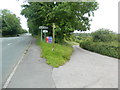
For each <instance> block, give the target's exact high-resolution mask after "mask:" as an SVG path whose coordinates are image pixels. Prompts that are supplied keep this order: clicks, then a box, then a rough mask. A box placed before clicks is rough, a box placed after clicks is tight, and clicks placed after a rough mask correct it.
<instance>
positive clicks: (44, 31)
mask: <svg viewBox="0 0 120 90" xmlns="http://www.w3.org/2000/svg"><path fill="white" fill-rule="evenodd" d="M43 33H44V39H45V38H46V33H48V30H43Z"/></svg>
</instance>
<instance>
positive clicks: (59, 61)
mask: <svg viewBox="0 0 120 90" xmlns="http://www.w3.org/2000/svg"><path fill="white" fill-rule="evenodd" d="M37 45H39V46H40V48H41V50H42V55H41V57H43V58H46V62H47V64H49V65H51V66H53V67H59V66H61V65H63V64H65V63H66V62H67V61H68V60H69V59H70V56H71V54H72V51H73V48H72V47H71V45H68V44H65V45H60V44H55V48H54V51H52V44H50V43H45V42H40V39H37Z"/></svg>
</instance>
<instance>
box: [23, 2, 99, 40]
mask: <svg viewBox="0 0 120 90" xmlns="http://www.w3.org/2000/svg"><path fill="white" fill-rule="evenodd" d="M22 7H23V10H22V12H21V14H22V15H24V16H25V17H26V18H27V19H28V27H29V30H30V32H32V34H39V32H40V30H39V29H38V27H39V26H48V27H49V33H48V35H52V23H55V25H56V40H57V41H62V40H63V38H64V37H65V36H70V34H71V33H72V32H73V31H74V30H75V29H76V30H81V31H86V30H90V23H89V21H90V19H89V17H90V16H94V12H93V11H95V10H97V9H98V3H97V2H74V3H73V2H57V3H56V4H54V3H53V2H47V3H46V2H29V4H27V5H23V6H22ZM87 15H88V16H87Z"/></svg>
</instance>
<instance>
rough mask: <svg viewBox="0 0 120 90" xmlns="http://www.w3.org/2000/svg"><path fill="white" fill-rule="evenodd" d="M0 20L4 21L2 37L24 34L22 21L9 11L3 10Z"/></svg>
mask: <svg viewBox="0 0 120 90" xmlns="http://www.w3.org/2000/svg"><path fill="white" fill-rule="evenodd" d="M0 20H1V21H2V31H1V32H2V36H15V35H17V34H20V33H23V32H24V30H23V29H22V27H21V25H20V19H19V18H18V17H16V15H15V14H12V13H11V12H10V11H9V10H6V9H4V10H1V13H0Z"/></svg>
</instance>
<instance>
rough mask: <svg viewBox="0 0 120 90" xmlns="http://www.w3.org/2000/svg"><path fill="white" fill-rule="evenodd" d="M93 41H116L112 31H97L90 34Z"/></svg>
mask: <svg viewBox="0 0 120 90" xmlns="http://www.w3.org/2000/svg"><path fill="white" fill-rule="evenodd" d="M92 36H93V41H102V42H106V41H114V40H115V39H116V40H117V36H116V35H115V33H113V32H112V31H109V29H99V30H97V31H95V32H93V33H92Z"/></svg>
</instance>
